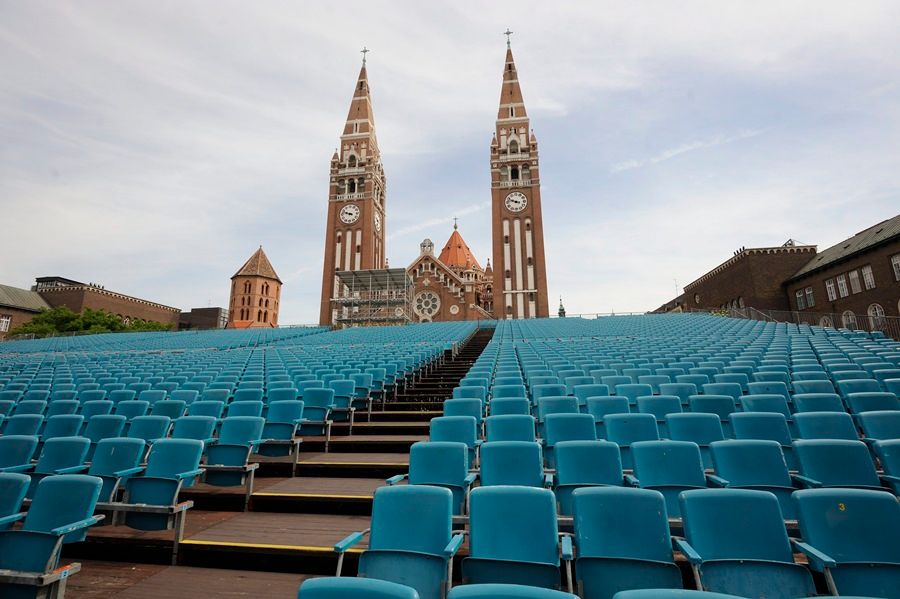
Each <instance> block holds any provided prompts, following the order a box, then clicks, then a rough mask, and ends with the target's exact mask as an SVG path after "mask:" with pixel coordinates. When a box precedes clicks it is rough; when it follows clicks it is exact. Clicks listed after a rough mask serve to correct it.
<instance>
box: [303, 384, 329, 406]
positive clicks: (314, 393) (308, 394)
mask: <svg viewBox="0 0 900 599" xmlns="http://www.w3.org/2000/svg"><path fill="white" fill-rule="evenodd" d="M303 405H305V406H306V407H307V408H330V407H332V406H333V405H334V389H324V388H322V387H313V388H311V389H306V390H304V391H303Z"/></svg>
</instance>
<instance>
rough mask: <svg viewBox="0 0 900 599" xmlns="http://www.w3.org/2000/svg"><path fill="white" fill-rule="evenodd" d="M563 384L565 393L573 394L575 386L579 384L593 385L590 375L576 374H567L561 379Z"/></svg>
mask: <svg viewBox="0 0 900 599" xmlns="http://www.w3.org/2000/svg"><path fill="white" fill-rule="evenodd" d="M563 384H565V386H566V395H575V387H578V386H581V385H593V384H594V378H593V377H590V376H584V375H583V374H582V375H578V376H568V377H566V378H565V379H563Z"/></svg>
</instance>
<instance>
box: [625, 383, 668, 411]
mask: <svg viewBox="0 0 900 599" xmlns="http://www.w3.org/2000/svg"><path fill="white" fill-rule="evenodd" d="M660 388H662V386H660ZM615 389H616V396H617V397H625V398H627V399H628V405H630V406H634V405H636V404H637V398H638V397H644V396H652V395H653V387H651V386H650V385H642V384H640V383H631V384H626V385H616V387H615Z"/></svg>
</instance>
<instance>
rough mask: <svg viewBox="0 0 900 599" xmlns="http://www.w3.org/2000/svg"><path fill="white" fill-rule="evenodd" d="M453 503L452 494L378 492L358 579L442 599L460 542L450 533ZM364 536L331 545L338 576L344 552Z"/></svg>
mask: <svg viewBox="0 0 900 599" xmlns="http://www.w3.org/2000/svg"><path fill="white" fill-rule="evenodd" d="M452 504H453V493H451V491H450V490H448V489H445V488H440V487H432V486H428V485H408V486H388V487H381V488H380V489H377V490H376V491H375V495H374V498H373V502H372V527H371V529H369V546H368V548H367V549H366V550H365V551H363V552H362V554H361V555H360V556H359V568H358V576H359V577H361V578H366V579H375V580H378V581H387V582H393V583H397V584H402V585H405V586H407V587H412V588H413V589H415V591H416V592H417V593H418V597H422V598H423V599H441V597H444V596H445V593H446V592H447V589H448V588H449V587H450V584H451V582H450V581H451V576H450V562H451V560H452V559H453V556H454V555H455V554H456V551H457V550H458V549H459V547H460V545H461V544H462V541H463V536H462V535H453V534H452ZM365 534H366V532H365V531H363V532H355V533H352V534H351V535H349V536H348V537H346V538H345V539H343V540H341V541H339V542H338V543H337V544H335V546H334V549H335V551H336V552H337V553H338V555H339V557H338V570H337V574H338V575H340V573H341V568H342V565H343V557H344V553H345V552H346V551H347V550H348V549H350V548H351V547H352V546H353V545H355V544H356V543H358V542H359V541H360V540H361V539H362V538H363V536H365ZM342 596H344V597H356V596H357V595H354V594H347V595H342ZM412 596H413V597H415V596H416V595H415V594H414V595H412ZM333 597H335V598H336V597H337V595H333Z"/></svg>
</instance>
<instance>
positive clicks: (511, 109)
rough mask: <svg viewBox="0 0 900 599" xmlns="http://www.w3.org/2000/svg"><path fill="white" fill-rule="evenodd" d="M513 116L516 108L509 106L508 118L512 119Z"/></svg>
mask: <svg viewBox="0 0 900 599" xmlns="http://www.w3.org/2000/svg"><path fill="white" fill-rule="evenodd" d="M515 116H516V107H515V106H510V107H509V118H514V117H515Z"/></svg>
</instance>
